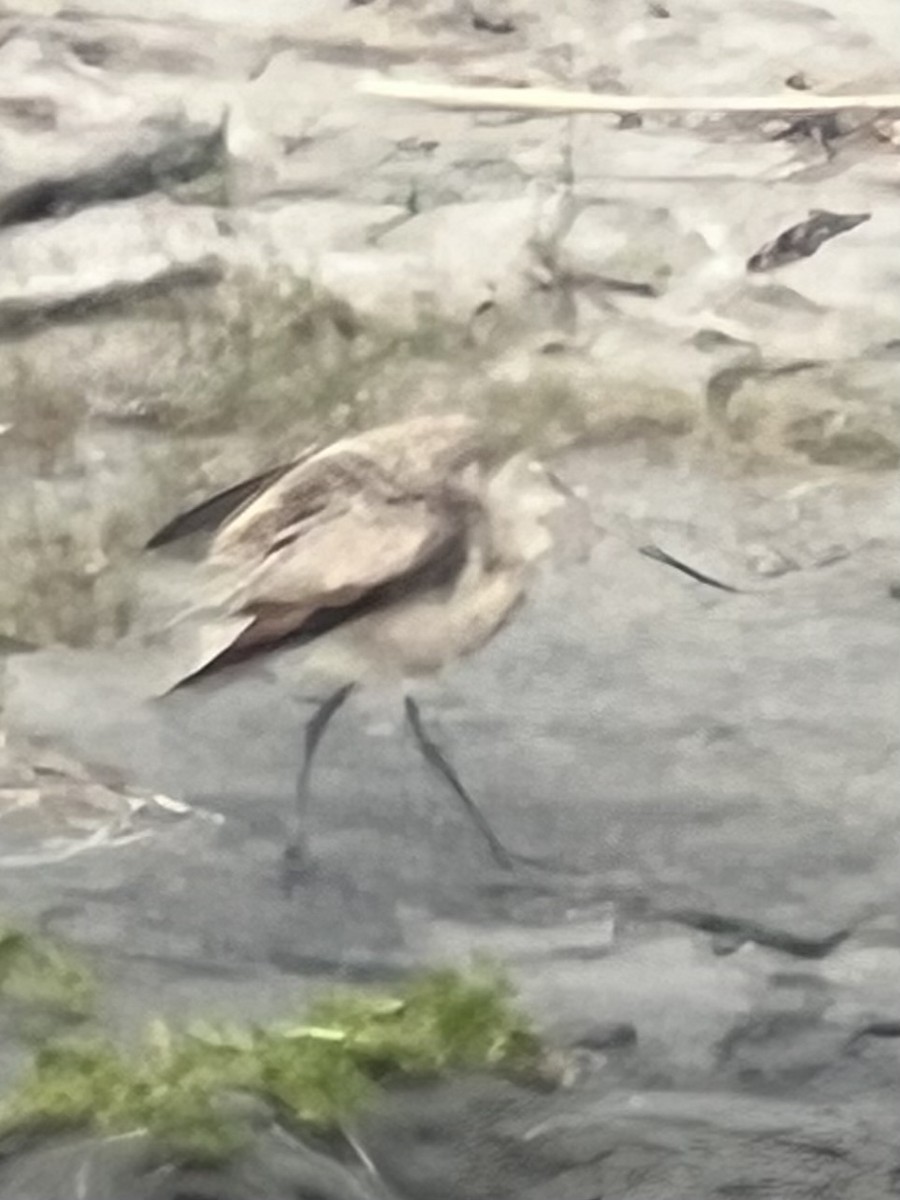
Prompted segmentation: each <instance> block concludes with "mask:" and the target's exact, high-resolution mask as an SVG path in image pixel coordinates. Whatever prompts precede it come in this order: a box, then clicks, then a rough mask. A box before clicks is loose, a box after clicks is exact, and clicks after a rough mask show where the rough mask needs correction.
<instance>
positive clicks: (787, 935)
mask: <svg viewBox="0 0 900 1200" xmlns="http://www.w3.org/2000/svg"><path fill="white" fill-rule="evenodd" d="M657 915H658V916H660V917H664V918H665V919H667V920H669V921H676V922H677V923H678V924H680V925H687V926H688V927H689V928H691V929H699V930H700V931H701V932H703V933H709V934H712V935H714V936H715V937H727V938H729V939H733V946H732V948H733V949H737V948H738V947H739V946H740V945H743V944H744V943H745V942H755V943H756V944H757V945H758V946H768V947H770V949H772V950H782V951H784V953H785V954H791V955H793V956H794V957H795V958H809V959H817V958H825V957H826V956H827V955H829V954H831V952H832V951H833V950H836V949H837V947H838V946H840V944H841V943H842V942H844V941H846V939H847V938H848V937H849V936H850V934H851V933H852V932H853V930H852V929H840V930H837V931H835V932H834V933H829V934H823V935H822V936H820V937H815V936H811V935H804V934H797V933H792V932H791V931H790V930H788V929H775V928H773V927H771V926H767V925H764V924H762V923H761V922H759V921H754V920H752V919H748V918H745V917H725V916H721V915H720V914H719V913H713V912H704V911H703V910H702V909H689V908H683V909H675V910H673V911H671V912H666V913H659V914H657Z"/></svg>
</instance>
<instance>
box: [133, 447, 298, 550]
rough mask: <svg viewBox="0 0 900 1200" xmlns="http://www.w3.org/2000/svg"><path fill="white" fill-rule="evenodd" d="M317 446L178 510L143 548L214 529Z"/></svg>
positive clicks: (290, 469) (154, 547)
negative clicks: (182, 509) (298, 456)
mask: <svg viewBox="0 0 900 1200" xmlns="http://www.w3.org/2000/svg"><path fill="white" fill-rule="evenodd" d="M318 449H319V447H318V446H314V447H312V448H311V449H309V450H308V451H307V452H306V453H305V454H304V455H303V456H302V458H300V459H294V460H293V461H292V462H289V463H282V464H280V465H279V466H277V467H270V468H269V470H268V471H262V472H261V473H260V474H259V475H254V476H252V477H251V478H250V479H244V480H241V482H240V483H235V484H232V486H231V487H228V488H225V489H224V491H221V492H216V493H215V495H213V496H209V497H208V498H207V499H206V500H202V501H201V502H200V503H199V504H195V505H194V507H193V508H189V509H187V510H186V511H185V512H181V513H178V514H177V515H176V516H175V517H173V518H172V520H171V521H169V522H167V524H165V525H163V527H162V528H161V529H158V530H157V531H156V533H154V535H153V536H152V537H151V538H150V540H149V541H148V542H147V543H146V544H145V546H144V549H145V550H156V549H158V548H159V547H160V546H168V545H169V544H171V543H172V542H177V541H179V540H180V539H181V538H185V537H189V536H190V535H191V534H194V533H215V532H216V531H217V530H218V529H220V528H221V527H222V526H223V525H224V524H225V523H226V522H227V521H228V520H230V519H231V518H233V517H234V516H236V515H237V514H238V513H239V512H240V511H241V510H242V509H243V508H245V507H246V506H247V505H248V504H252V503H253V501H254V500H255V499H256V498H257V496H260V495H261V494H262V493H263V492H265V491H266V490H267V489H268V488H269V487H271V486H272V484H273V483H275V482H276V481H277V480H279V479H281V478H282V477H283V476H284V475H287V473H288V472H289V471H292V470H293V469H294V468H295V467H296V466H297V465H298V463H299V462H304V461H305V460H306V459H307V458H308V457H309V456H310V455H312V454H315V452H316V451H317V450H318Z"/></svg>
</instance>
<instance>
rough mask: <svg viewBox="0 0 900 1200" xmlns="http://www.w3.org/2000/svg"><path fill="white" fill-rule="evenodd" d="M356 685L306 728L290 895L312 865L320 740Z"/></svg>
mask: <svg viewBox="0 0 900 1200" xmlns="http://www.w3.org/2000/svg"><path fill="white" fill-rule="evenodd" d="M354 686H355V685H354V684H352V683H348V684H345V685H344V687H342V688H339V689H338V690H337V691H336V692H334V693H332V695H330V696H329V697H328V698H327V699H326V700H324V701H323V702H322V703H321V704H320V705H319V707H318V708H317V709H316V711H315V712H314V713H313V715H312V716H311V717H310V719H309V720H308V721H307V722H306V727H305V729H304V731H303V764H302V766H301V768H300V775H299V776H298V778H297V795H296V808H295V811H294V819H293V824H294V827H293V830H292V832H291V836H290V839H289V841H288V844H287V846H286V847H285V851H284V862H283V875H282V885H283V887H284V890H285V892H286V893H287V894H288V895H290V894H291V893H292V892H293V890H294V888H295V887H296V886H297V884H298V883H299V881H300V878H301V877H302V876H303V874H304V873H305V871H306V869H307V868H308V867H309V847H308V838H307V834H306V818H307V814H308V812H309V801H310V782H311V779H312V768H313V760H314V758H315V755H316V750H317V749H318V748H319V743H320V742H321V740H322V736H323V734H324V733H325V730H326V729H327V728H328V725H329V724H330V722H331V719H332V717H333V716H334V715H335V713H336V712H337V711H338V709H339V708H341V707H342V705H343V704H344V702H345V700H346V699H347V698H348V696H349V695H350V693H351V692H352V691H353V688H354Z"/></svg>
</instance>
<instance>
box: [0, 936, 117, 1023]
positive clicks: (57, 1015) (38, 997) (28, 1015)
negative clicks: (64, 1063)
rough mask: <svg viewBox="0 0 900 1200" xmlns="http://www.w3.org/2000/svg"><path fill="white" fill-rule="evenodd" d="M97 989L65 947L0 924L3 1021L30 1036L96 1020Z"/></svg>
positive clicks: (88, 972) (85, 970) (88, 975)
mask: <svg viewBox="0 0 900 1200" xmlns="http://www.w3.org/2000/svg"><path fill="white" fill-rule="evenodd" d="M95 1000H96V987H95V981H94V978H93V975H92V974H91V972H90V970H89V969H88V967H87V966H86V965H85V964H84V963H82V962H81V961H80V960H79V959H78V958H77V957H76V956H75V955H74V954H72V953H71V952H70V951H68V950H67V949H66V948H65V947H62V946H59V945H58V944H57V943H56V942H54V941H52V940H51V939H49V938H43V937H35V936H33V935H31V934H29V933H25V932H24V931H22V930H20V929H16V928H13V927H10V926H6V925H3V924H0V1018H5V1019H6V1021H7V1022H11V1023H12V1024H13V1025H14V1027H15V1029H16V1032H17V1033H19V1034H20V1035H24V1036H25V1037H36V1036H37V1037H39V1036H41V1035H42V1034H43V1033H44V1032H45V1031H46V1030H48V1029H51V1028H56V1027H58V1025H59V1023H60V1022H63V1023H70V1022H73V1021H81V1020H84V1019H86V1018H87V1017H89V1016H91V1015H92V1014H93V1011H94V1003H95Z"/></svg>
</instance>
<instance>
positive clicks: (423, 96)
mask: <svg viewBox="0 0 900 1200" xmlns="http://www.w3.org/2000/svg"><path fill="white" fill-rule="evenodd" d="M357 90H358V91H360V92H365V93H366V95H369V96H383V97H385V98H386V99H390V100H406V101H412V102H414V103H417V104H430V105H432V106H433V107H435V108H456V109H466V108H473V109H496V110H505V111H508V112H525V111H529V112H541V113H548V114H549V113H568V114H571V113H652V112H660V113H677V112H716V113H726V112H750V113H754V112H758V113H767V112H777V113H819V112H840V111H841V110H843V109H848V108H868V109H875V110H878V111H883V110H884V109H892V108H895V109H898V110H900V93H890V92H889V93H885V94H879V93H865V94H863V95H859V96H817V95H815V94H814V93H812V92H793V91H792V92H785V93H784V95H780V96H616V95H610V94H608V93H599V92H598V93H595V92H572V91H566V90H564V89H562V88H543V87H540V88H538V87H535V88H529V87H525V88H516V87H459V86H457V85H454V84H445V83H416V82H414V81H411V80H402V79H383V78H369V79H362V80H360V82H359V83H358V84H357Z"/></svg>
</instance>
